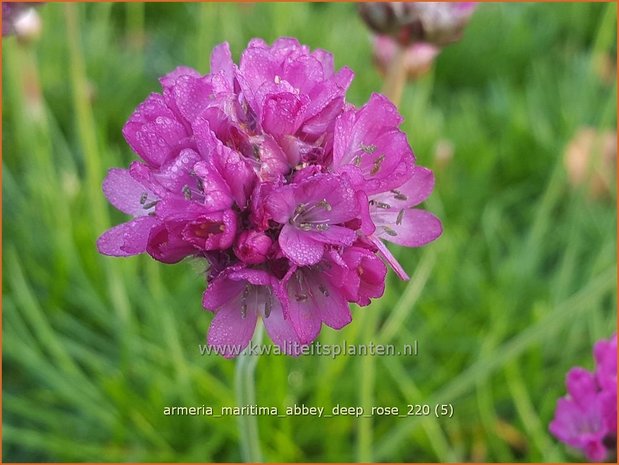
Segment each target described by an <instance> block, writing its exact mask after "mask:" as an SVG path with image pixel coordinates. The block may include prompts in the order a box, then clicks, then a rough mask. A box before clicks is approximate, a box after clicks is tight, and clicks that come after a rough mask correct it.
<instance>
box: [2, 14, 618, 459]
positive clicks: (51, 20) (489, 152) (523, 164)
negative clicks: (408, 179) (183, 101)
mask: <svg viewBox="0 0 619 465" xmlns="http://www.w3.org/2000/svg"><path fill="white" fill-rule="evenodd" d="M40 13H41V15H42V17H43V25H44V32H43V37H42V39H41V40H40V41H39V42H38V43H36V44H34V45H32V46H21V45H19V44H18V43H17V42H16V40H15V38H8V39H4V40H3V63H2V66H3V82H2V84H3V120H2V121H3V141H2V149H3V153H2V154H3V157H2V158H3V225H4V230H3V251H4V254H3V262H2V265H3V271H4V273H3V381H4V382H3V402H2V408H3V460H4V461H26V460H27V461H155V462H165V461H239V460H240V455H239V448H238V437H237V427H236V419H235V418H233V417H230V418H209V417H166V416H164V415H163V407H164V406H166V405H170V406H172V405H185V406H191V405H196V406H199V405H203V404H206V405H211V406H213V407H215V408H216V409H217V408H218V407H219V406H222V405H234V402H235V400H234V393H233V389H232V385H233V373H234V362H233V361H227V360H224V359H221V358H217V357H215V356H213V357H202V356H200V353H199V351H198V344H200V343H202V342H203V340H204V334H205V332H206V330H207V328H208V325H209V321H210V319H211V314H210V313H207V312H204V311H203V310H202V308H201V305H200V302H201V299H200V296H201V292H202V290H203V287H204V283H203V279H202V277H201V276H200V274H199V272H197V271H196V270H195V268H194V267H192V266H191V264H189V263H186V262H184V263H180V264H177V265H174V266H165V265H162V264H159V263H156V262H154V261H152V260H151V259H150V258H148V257H136V258H130V259H113V258H105V257H101V256H99V255H98V254H97V253H96V250H95V246H94V242H95V239H96V238H97V236H98V235H99V234H100V233H101V232H102V231H104V230H105V229H106V228H107V227H109V226H110V225H113V224H117V223H119V222H121V221H124V217H123V215H122V214H120V213H118V212H116V211H113V209H112V208H111V207H109V206H108V205H107V203H106V201H105V199H104V197H103V194H102V192H101V181H102V179H103V177H104V176H105V173H106V171H107V169H108V168H110V167H113V166H126V165H127V164H128V162H129V161H130V160H133V159H135V158H136V156H135V155H134V154H132V153H131V150H130V149H129V147H128V146H127V145H126V143H125V142H124V141H123V140H122V136H121V128H122V125H123V123H124V122H125V120H126V119H127V118H128V116H129V115H130V113H131V112H132V111H133V109H134V108H135V106H136V105H137V104H138V103H139V102H141V101H142V100H143V99H144V98H145V97H146V96H147V95H148V93H149V92H151V91H156V90H158V82H157V78H158V77H159V76H160V75H162V74H164V73H166V72H168V71H170V70H171V69H173V68H174V67H175V66H177V65H179V64H185V65H189V66H194V67H196V68H197V69H199V70H200V71H201V72H207V71H208V59H209V53H210V50H211V49H212V47H213V45H214V44H216V43H219V42H222V41H224V40H227V41H229V42H230V44H231V47H232V50H233V54H234V55H235V57H237V58H238V55H239V53H240V52H241V50H242V49H243V48H244V46H245V45H246V43H247V41H248V40H249V39H250V38H251V37H263V38H265V39H266V40H269V41H271V40H273V39H274V38H276V37H278V36H280V35H292V36H296V37H298V38H299V39H300V40H301V41H302V42H304V43H306V44H308V45H310V46H311V47H313V48H315V47H322V48H325V49H327V50H330V51H332V52H333V53H334V54H335V61H336V64H337V66H338V67H339V66H343V65H348V66H350V67H351V68H353V69H354V70H355V72H356V78H355V80H354V82H353V85H352V87H351V89H350V92H349V99H350V100H351V101H352V102H353V103H355V104H362V103H363V102H365V101H366V100H367V98H368V97H369V94H370V93H371V92H372V91H376V90H378V89H380V86H381V80H380V76H379V75H378V73H377V72H376V71H375V69H374V68H373V66H372V64H371V58H370V42H369V39H368V33H367V32H366V30H365V29H364V27H363V25H362V24H361V22H360V20H359V19H358V18H357V16H356V13H355V6H354V5H353V4H295V3H278V4H256V5H236V4H140V3H133V4H105V3H102V4H89V5H76V4H72V5H64V4H53V3H49V4H47V5H45V6H44V7H42V8H41V9H40ZM615 25H616V5H615V4H599V3H598V4H483V5H480V6H479V9H478V11H477V12H476V13H475V15H474V18H473V21H472V23H471V25H470V27H469V28H468V29H467V31H466V34H465V36H464V38H463V40H462V41H461V42H460V43H459V44H456V45H453V46H451V47H449V48H448V49H446V50H445V51H444V53H442V54H441V56H440V57H439V59H438V63H437V65H436V68H435V70H434V71H433V72H432V73H431V74H430V75H427V76H426V77H424V78H423V79H422V80H421V81H419V82H417V83H416V84H415V85H414V86H412V87H411V86H409V87H408V88H407V90H406V91H405V95H404V99H403V102H402V105H401V111H402V113H403V115H404V116H405V118H406V121H405V123H404V126H403V129H404V130H405V131H406V132H407V134H408V135H409V140H410V142H411V144H412V146H413V148H414V149H415V152H416V154H417V157H418V160H419V162H420V163H421V164H424V165H427V166H431V167H434V168H435V169H436V175H437V188H436V190H435V192H434V194H433V195H432V197H431V198H430V199H429V201H428V202H427V207H428V209H430V210H432V211H434V212H436V213H437V214H438V215H439V216H440V217H441V218H442V220H443V222H444V227H445V233H444V235H443V236H442V237H441V238H440V240H438V241H437V242H436V243H434V244H432V245H431V246H429V247H426V248H424V249H421V250H408V249H407V250H396V253H397V254H398V256H399V258H400V259H401V261H402V263H403V264H404V267H405V268H406V269H407V270H408V271H409V272H410V273H411V274H412V277H413V278H412V280H411V281H410V282H408V283H405V282H400V281H398V280H397V279H396V278H395V277H394V275H393V274H390V276H389V283H388V286H387V291H386V293H385V296H384V297H383V298H382V299H380V300H377V301H375V302H374V303H373V304H372V305H371V306H370V307H367V308H363V309H359V308H357V309H354V311H353V315H354V320H353V322H352V323H351V324H350V325H349V326H348V327H347V328H345V329H344V330H343V331H341V332H335V331H333V330H330V329H329V328H324V329H323V331H322V334H321V337H320V340H321V342H323V343H335V342H338V341H340V340H342V339H346V340H347V341H348V342H349V343H359V344H361V343H369V342H370V341H373V342H374V343H377V342H382V343H393V344H397V345H401V344H406V343H410V342H411V341H412V340H415V339H416V340H418V341H419V347H420V355H419V356H418V357H374V358H372V357H339V358H336V359H333V360H332V359H330V358H318V357H314V358H312V357H302V358H298V359H292V358H285V357H263V358H261V359H260V361H259V363H258V367H257V398H258V403H259V404H260V405H264V406H277V407H280V408H283V407H285V406H287V405H292V404H294V403H301V402H304V403H305V404H309V405H313V406H324V407H326V408H327V410H329V409H330V408H331V407H333V406H335V405H336V404H341V405H348V406H355V405H361V406H364V407H366V408H369V407H371V406H373V405H395V406H399V407H400V408H401V409H404V410H405V409H406V404H409V403H416V402H422V403H431V404H433V403H435V402H441V403H447V402H449V403H453V405H454V408H455V413H454V416H453V418H452V419H440V420H439V419H436V418H433V417H425V418H422V417H410V418H405V419H404V418H390V417H374V418H362V419H359V420H354V419H352V418H350V417H338V418H331V419H315V418H311V417H295V418H271V417H261V418H259V425H260V429H261V441H262V446H263V448H264V452H265V458H266V459H267V460H269V461H280V462H288V461H290V462H292V461H366V462H367V461H372V460H379V461H412V462H416V461H469V460H477V461H479V460H481V461H534V462H537V461H565V460H578V459H579V456H578V455H571V454H570V453H569V452H568V451H566V450H565V448H564V447H563V446H562V445H560V444H558V443H557V442H556V441H555V440H554V439H553V438H552V437H551V436H550V435H549V433H548V432H547V424H548V422H549V421H550V419H551V418H552V415H553V410H554V405H555V402H556V399H557V397H559V396H561V395H563V394H564V385H563V379H564V375H565V373H566V372H567V370H568V369H569V368H570V367H571V366H573V365H577V364H578V365H582V366H585V367H588V368H590V367H592V365H593V361H592V356H591V347H592V344H593V342H594V341H595V340H597V339H599V338H602V337H609V336H610V335H611V333H612V332H613V331H614V328H615V327H616V310H615V309H616V294H617V292H616V242H615V224H616V213H615V207H614V205H615V199H614V198H613V199H612V200H609V201H601V202H590V201H588V200H587V199H586V198H585V196H584V195H583V193H582V192H578V191H573V190H570V189H569V188H568V186H567V183H566V175H565V173H564V169H563V166H562V161H561V154H562V152H563V150H564V148H565V146H566V144H567V143H568V141H569V140H570V138H571V137H572V136H573V135H574V134H575V132H576V131H577V130H578V129H579V128H580V127H582V126H584V125H589V126H593V127H597V128H601V129H604V128H614V127H615V126H616V110H617V109H616V100H617V97H616V91H617V89H616V77H615V65H614V64H612V65H611V68H612V69H611V70H610V73H611V76H610V80H607V79H605V78H604V77H603V76H602V75H601V74H600V72H599V71H600V66H599V64H600V63H601V61H600V60H601V57H605V56H608V55H610V56H611V57H614V56H615V43H616V27H615ZM441 140H443V141H449V142H450V143H451V144H453V147H454V157H453V159H452V161H451V163H450V164H449V165H448V166H446V167H442V168H440V167H438V166H436V163H435V160H434V156H433V154H434V152H435V150H436V147H437V144H438V143H439V141H441ZM443 145H444V144H443Z"/></svg>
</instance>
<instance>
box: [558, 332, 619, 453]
mask: <svg viewBox="0 0 619 465" xmlns="http://www.w3.org/2000/svg"><path fill="white" fill-rule="evenodd" d="M594 354H595V360H596V369H595V372H594V373H591V372H589V371H587V370H585V369H584V368H580V367H576V368H572V369H571V370H570V371H569V373H568V375H567V380H566V385H567V393H568V394H567V396H565V397H562V398H560V399H559V400H558V402H557V409H556V411H555V417H554V419H553V420H552V422H551V423H550V427H549V429H550V432H551V433H552V434H553V435H554V436H555V437H556V438H557V439H559V440H560V441H562V442H564V443H565V444H567V445H569V446H572V447H574V448H576V449H580V450H581V451H582V452H583V453H584V454H585V456H586V457H587V459H588V460H590V461H592V462H601V461H604V460H606V459H607V458H608V456H609V453H610V452H611V450H614V447H615V445H616V442H617V335H614V336H613V338H612V339H610V340H608V341H604V340H603V341H599V342H598V343H597V344H596V345H595V348H594Z"/></svg>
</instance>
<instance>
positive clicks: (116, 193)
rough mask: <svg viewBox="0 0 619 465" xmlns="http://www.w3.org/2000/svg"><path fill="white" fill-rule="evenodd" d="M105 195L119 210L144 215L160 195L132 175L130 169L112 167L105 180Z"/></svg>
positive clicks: (129, 213) (134, 214)
mask: <svg viewBox="0 0 619 465" xmlns="http://www.w3.org/2000/svg"><path fill="white" fill-rule="evenodd" d="M103 192H104V193H105V196H106V197H107V199H108V200H109V201H110V203H111V204H112V205H114V206H115V207H116V208H117V209H118V210H120V211H121V212H123V213H127V214H128V215H133V216H144V215H147V214H148V209H149V208H147V207H149V206H151V207H152V205H153V202H154V201H156V200H158V197H157V196H156V195H155V194H154V193H153V192H152V191H151V190H150V189H147V188H146V187H144V186H143V185H142V184H140V183H139V182H138V181H136V180H135V179H133V178H132V177H131V174H130V173H129V170H125V169H120V168H112V169H110V170H109V171H108V173H107V176H106V177H105V180H104V181H103Z"/></svg>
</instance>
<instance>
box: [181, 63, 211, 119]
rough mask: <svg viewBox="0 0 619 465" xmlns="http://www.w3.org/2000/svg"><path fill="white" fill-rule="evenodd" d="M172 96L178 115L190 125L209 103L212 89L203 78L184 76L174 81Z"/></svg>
mask: <svg viewBox="0 0 619 465" xmlns="http://www.w3.org/2000/svg"><path fill="white" fill-rule="evenodd" d="M172 95H173V98H174V102H175V103H176V106H177V108H178V111H179V112H180V114H181V115H182V116H183V117H184V118H185V119H186V120H187V121H188V122H189V123H192V122H193V121H194V120H195V119H196V118H197V117H198V115H199V114H200V113H201V112H202V111H203V110H204V109H205V108H207V107H208V105H209V104H210V103H211V96H212V95H213V87H212V86H211V84H209V82H208V81H207V80H206V79H205V78H196V77H193V76H187V75H184V76H180V77H179V78H178V79H177V80H176V82H175V85H174V88H173V89H172Z"/></svg>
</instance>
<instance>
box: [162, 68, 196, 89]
mask: <svg viewBox="0 0 619 465" xmlns="http://www.w3.org/2000/svg"><path fill="white" fill-rule="evenodd" d="M181 76H191V77H196V78H197V77H200V73H198V72H197V71H196V70H195V69H193V68H190V67H188V66H178V67H176V68H175V69H174V70H173V71H171V72H169V73H168V74H166V75H165V76H163V77H161V78H160V79H159V82H160V83H161V85H162V87H163V88H171V87H173V86H174V83H175V82H176V80H177V79H178V78H179V77H181Z"/></svg>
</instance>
